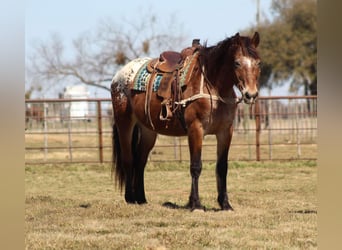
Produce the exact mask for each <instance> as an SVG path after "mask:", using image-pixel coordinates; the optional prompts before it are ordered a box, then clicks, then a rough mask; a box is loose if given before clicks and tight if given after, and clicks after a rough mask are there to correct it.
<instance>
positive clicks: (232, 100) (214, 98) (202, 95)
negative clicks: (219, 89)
mask: <svg viewBox="0 0 342 250" xmlns="http://www.w3.org/2000/svg"><path fill="white" fill-rule="evenodd" d="M204 79H205V81H206V83H207V84H209V85H210V86H212V84H211V83H210V81H209V79H208V77H207V76H206V74H205V71H204V65H202V67H201V82H200V92H199V93H198V94H195V95H193V96H190V97H189V98H186V99H183V100H181V101H179V102H175V104H177V105H182V106H183V107H186V105H187V104H188V103H189V102H193V101H195V100H197V99H201V98H205V99H210V100H211V101H220V102H223V103H225V104H239V103H240V102H241V101H242V97H240V98H239V97H236V98H232V97H221V96H220V95H212V94H207V93H204V91H203V89H204Z"/></svg>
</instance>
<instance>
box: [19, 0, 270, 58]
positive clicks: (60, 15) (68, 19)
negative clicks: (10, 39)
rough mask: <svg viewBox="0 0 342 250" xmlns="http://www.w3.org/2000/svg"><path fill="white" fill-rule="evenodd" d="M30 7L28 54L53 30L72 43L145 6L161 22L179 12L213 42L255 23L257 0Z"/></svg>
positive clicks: (266, 0) (109, 0)
mask: <svg viewBox="0 0 342 250" xmlns="http://www.w3.org/2000/svg"><path fill="white" fill-rule="evenodd" d="M271 2H272V0H260V13H261V20H263V19H265V18H267V19H271V18H272V15H271V10H270V6H271ZM25 7H26V11H25V12H26V13H25V53H26V55H29V54H31V53H32V51H33V50H32V48H33V45H34V44H37V43H40V42H44V41H46V40H48V38H49V37H50V36H51V35H52V34H55V33H57V34H58V35H59V36H60V37H61V38H62V39H63V41H64V42H65V44H66V46H67V45H68V44H70V47H71V43H72V40H73V39H75V38H77V37H78V36H79V35H80V34H82V33H83V32H86V31H91V30H94V29H96V27H97V26H98V24H99V22H101V20H105V19H106V18H109V19H111V20H113V21H114V22H118V23H122V22H121V21H122V19H125V20H136V21H139V20H137V19H135V17H138V16H139V15H140V14H141V12H145V13H149V12H151V13H153V14H156V15H157V16H158V20H160V21H161V22H162V21H164V20H163V18H164V19H165V20H166V19H169V18H170V15H174V16H175V17H176V18H177V22H178V23H179V24H181V26H182V29H183V30H184V31H185V33H186V34H187V35H188V37H189V39H191V40H192V38H200V39H201V41H207V42H208V44H209V45H212V44H216V43H217V42H219V41H221V40H223V39H224V38H226V37H229V36H232V35H234V34H235V33H236V32H239V31H241V30H243V29H245V28H247V27H250V26H252V25H255V24H256V13H257V0H238V1H236V0H212V1H198V0H197V1H196V0H188V1H185V0H172V1H161V0H121V1H113V0H98V1H91V0H73V1H70V0H59V1H47V0H27V1H26V6H25ZM123 23H124V22H123ZM123 25H124V24H123ZM190 42H191V41H189V43H190ZM70 53H72V52H71V51H70Z"/></svg>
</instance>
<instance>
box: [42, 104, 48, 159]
mask: <svg viewBox="0 0 342 250" xmlns="http://www.w3.org/2000/svg"><path fill="white" fill-rule="evenodd" d="M43 112H44V161H46V160H47V154H48V139H47V136H48V133H47V132H48V127H47V121H46V117H47V114H48V104H47V103H45V102H44V103H43Z"/></svg>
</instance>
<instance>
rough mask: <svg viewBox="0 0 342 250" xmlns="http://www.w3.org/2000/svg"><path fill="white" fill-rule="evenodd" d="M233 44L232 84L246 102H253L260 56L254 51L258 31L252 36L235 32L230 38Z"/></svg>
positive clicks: (258, 74) (256, 93)
mask: <svg viewBox="0 0 342 250" xmlns="http://www.w3.org/2000/svg"><path fill="white" fill-rule="evenodd" d="M232 41H233V44H235V46H233V47H235V52H234V56H233V60H234V62H233V68H234V69H233V71H234V75H235V80H234V84H235V86H237V87H238V89H239V90H240V92H241V95H242V99H243V101H244V102H245V103H247V104H252V103H254V102H255V100H256V98H257V96H258V85H259V84H258V79H259V76H260V58H259V55H258V53H257V51H256V48H257V46H258V45H259V41H260V38H259V33H258V32H255V33H254V36H253V37H252V38H249V37H243V36H240V34H239V33H237V34H236V35H235V36H233V38H232Z"/></svg>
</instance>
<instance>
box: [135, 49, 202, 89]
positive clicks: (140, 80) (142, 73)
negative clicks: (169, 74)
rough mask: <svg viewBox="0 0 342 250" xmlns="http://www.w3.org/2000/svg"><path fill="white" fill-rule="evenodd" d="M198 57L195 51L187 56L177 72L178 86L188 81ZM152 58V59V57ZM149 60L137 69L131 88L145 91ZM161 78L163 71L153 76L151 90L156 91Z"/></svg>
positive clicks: (148, 77)
mask: <svg viewBox="0 0 342 250" xmlns="http://www.w3.org/2000/svg"><path fill="white" fill-rule="evenodd" d="M197 57H198V53H195V54H194V55H191V56H188V57H187V58H186V60H185V62H184V67H183V68H182V69H181V70H180V72H179V73H180V74H179V85H180V87H183V86H184V85H186V84H187V82H188V81H189V78H190V77H191V74H192V70H193V68H194V66H195V63H196V60H197ZM152 60H153V59H152ZM150 62H151V60H149V61H147V62H145V63H144V64H143V65H142V66H141V68H140V69H139V70H138V72H137V74H136V76H135V78H134V81H133V87H132V89H133V90H137V91H146V84H147V83H148V82H149V81H150V78H151V73H149V71H148V70H147V66H148V64H149V63H150ZM162 79H163V73H161V74H157V75H156V76H155V79H154V81H153V86H152V91H157V90H158V88H159V86H160V83H161V81H162Z"/></svg>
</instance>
